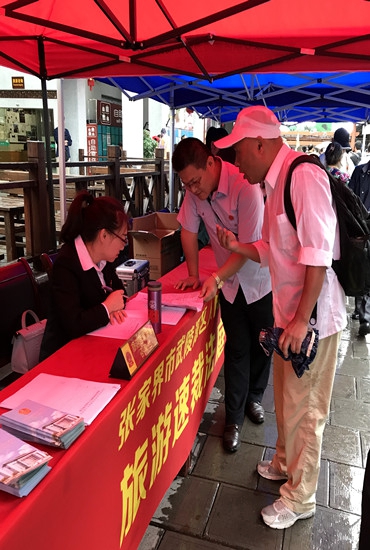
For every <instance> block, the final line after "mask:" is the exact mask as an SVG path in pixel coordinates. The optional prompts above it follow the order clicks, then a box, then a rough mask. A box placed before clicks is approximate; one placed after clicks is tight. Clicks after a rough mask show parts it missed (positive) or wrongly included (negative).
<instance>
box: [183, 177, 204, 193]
mask: <svg viewBox="0 0 370 550" xmlns="http://www.w3.org/2000/svg"><path fill="white" fill-rule="evenodd" d="M201 179H202V176H199V178H197V179H196V180H194V181H191V182H190V183H185V182H184V181H182V179H181V178H180V182H181V185H182V186H183V187H185V189H189V191H191V188H192V187H194V186H196V185H199V184H200V182H201Z"/></svg>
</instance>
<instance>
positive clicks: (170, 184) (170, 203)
mask: <svg viewBox="0 0 370 550" xmlns="http://www.w3.org/2000/svg"><path fill="white" fill-rule="evenodd" d="M174 98H175V91H174V88H173V86H172V87H171V91H170V104H171V106H170V107H171V139H170V158H169V164H168V172H169V175H168V180H169V181H168V188H169V200H168V206H169V210H170V212H173V211H174V177H173V170H172V155H173V151H174V147H175V108H174V103H175V102H174Z"/></svg>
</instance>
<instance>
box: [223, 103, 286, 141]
mask: <svg viewBox="0 0 370 550" xmlns="http://www.w3.org/2000/svg"><path fill="white" fill-rule="evenodd" d="M280 125H281V123H280V122H279V120H278V119H277V118H276V116H275V114H274V113H273V112H272V111H271V110H270V109H268V108H267V107H263V106H262V105H256V106H254V107H246V108H245V109H243V110H242V111H240V113H239V114H238V116H237V119H236V121H235V124H234V127H233V129H232V132H231V133H230V134H229V135H228V136H225V137H224V138H221V139H219V140H218V141H215V145H216V147H218V148H219V149H224V148H225V147H230V146H231V145H234V143H237V142H238V141H241V140H242V139H244V138H256V137H261V138H263V139H273V138H277V137H279V136H280V135H281V134H280Z"/></svg>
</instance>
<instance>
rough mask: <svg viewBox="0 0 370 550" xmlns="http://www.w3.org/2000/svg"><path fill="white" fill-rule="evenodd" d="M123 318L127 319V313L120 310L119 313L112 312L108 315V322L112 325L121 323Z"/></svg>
mask: <svg viewBox="0 0 370 550" xmlns="http://www.w3.org/2000/svg"><path fill="white" fill-rule="evenodd" d="M125 317H127V313H126V311H125V310H124V309H121V310H120V311H114V312H113V313H111V314H110V315H109V321H110V323H111V324H112V325H113V324H114V323H123V321H124V320H125Z"/></svg>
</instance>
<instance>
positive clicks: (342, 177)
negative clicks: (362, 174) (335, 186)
mask: <svg viewBox="0 0 370 550" xmlns="http://www.w3.org/2000/svg"><path fill="white" fill-rule="evenodd" d="M329 172H330V174H331V175H332V176H334V177H335V178H336V179H337V180H339V181H342V182H343V183H345V184H346V185H347V183H348V182H349V180H350V179H351V176H350V175H349V174H346V173H345V172H342V171H341V170H339V168H335V167H334V166H333V167H332V168H329Z"/></svg>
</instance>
